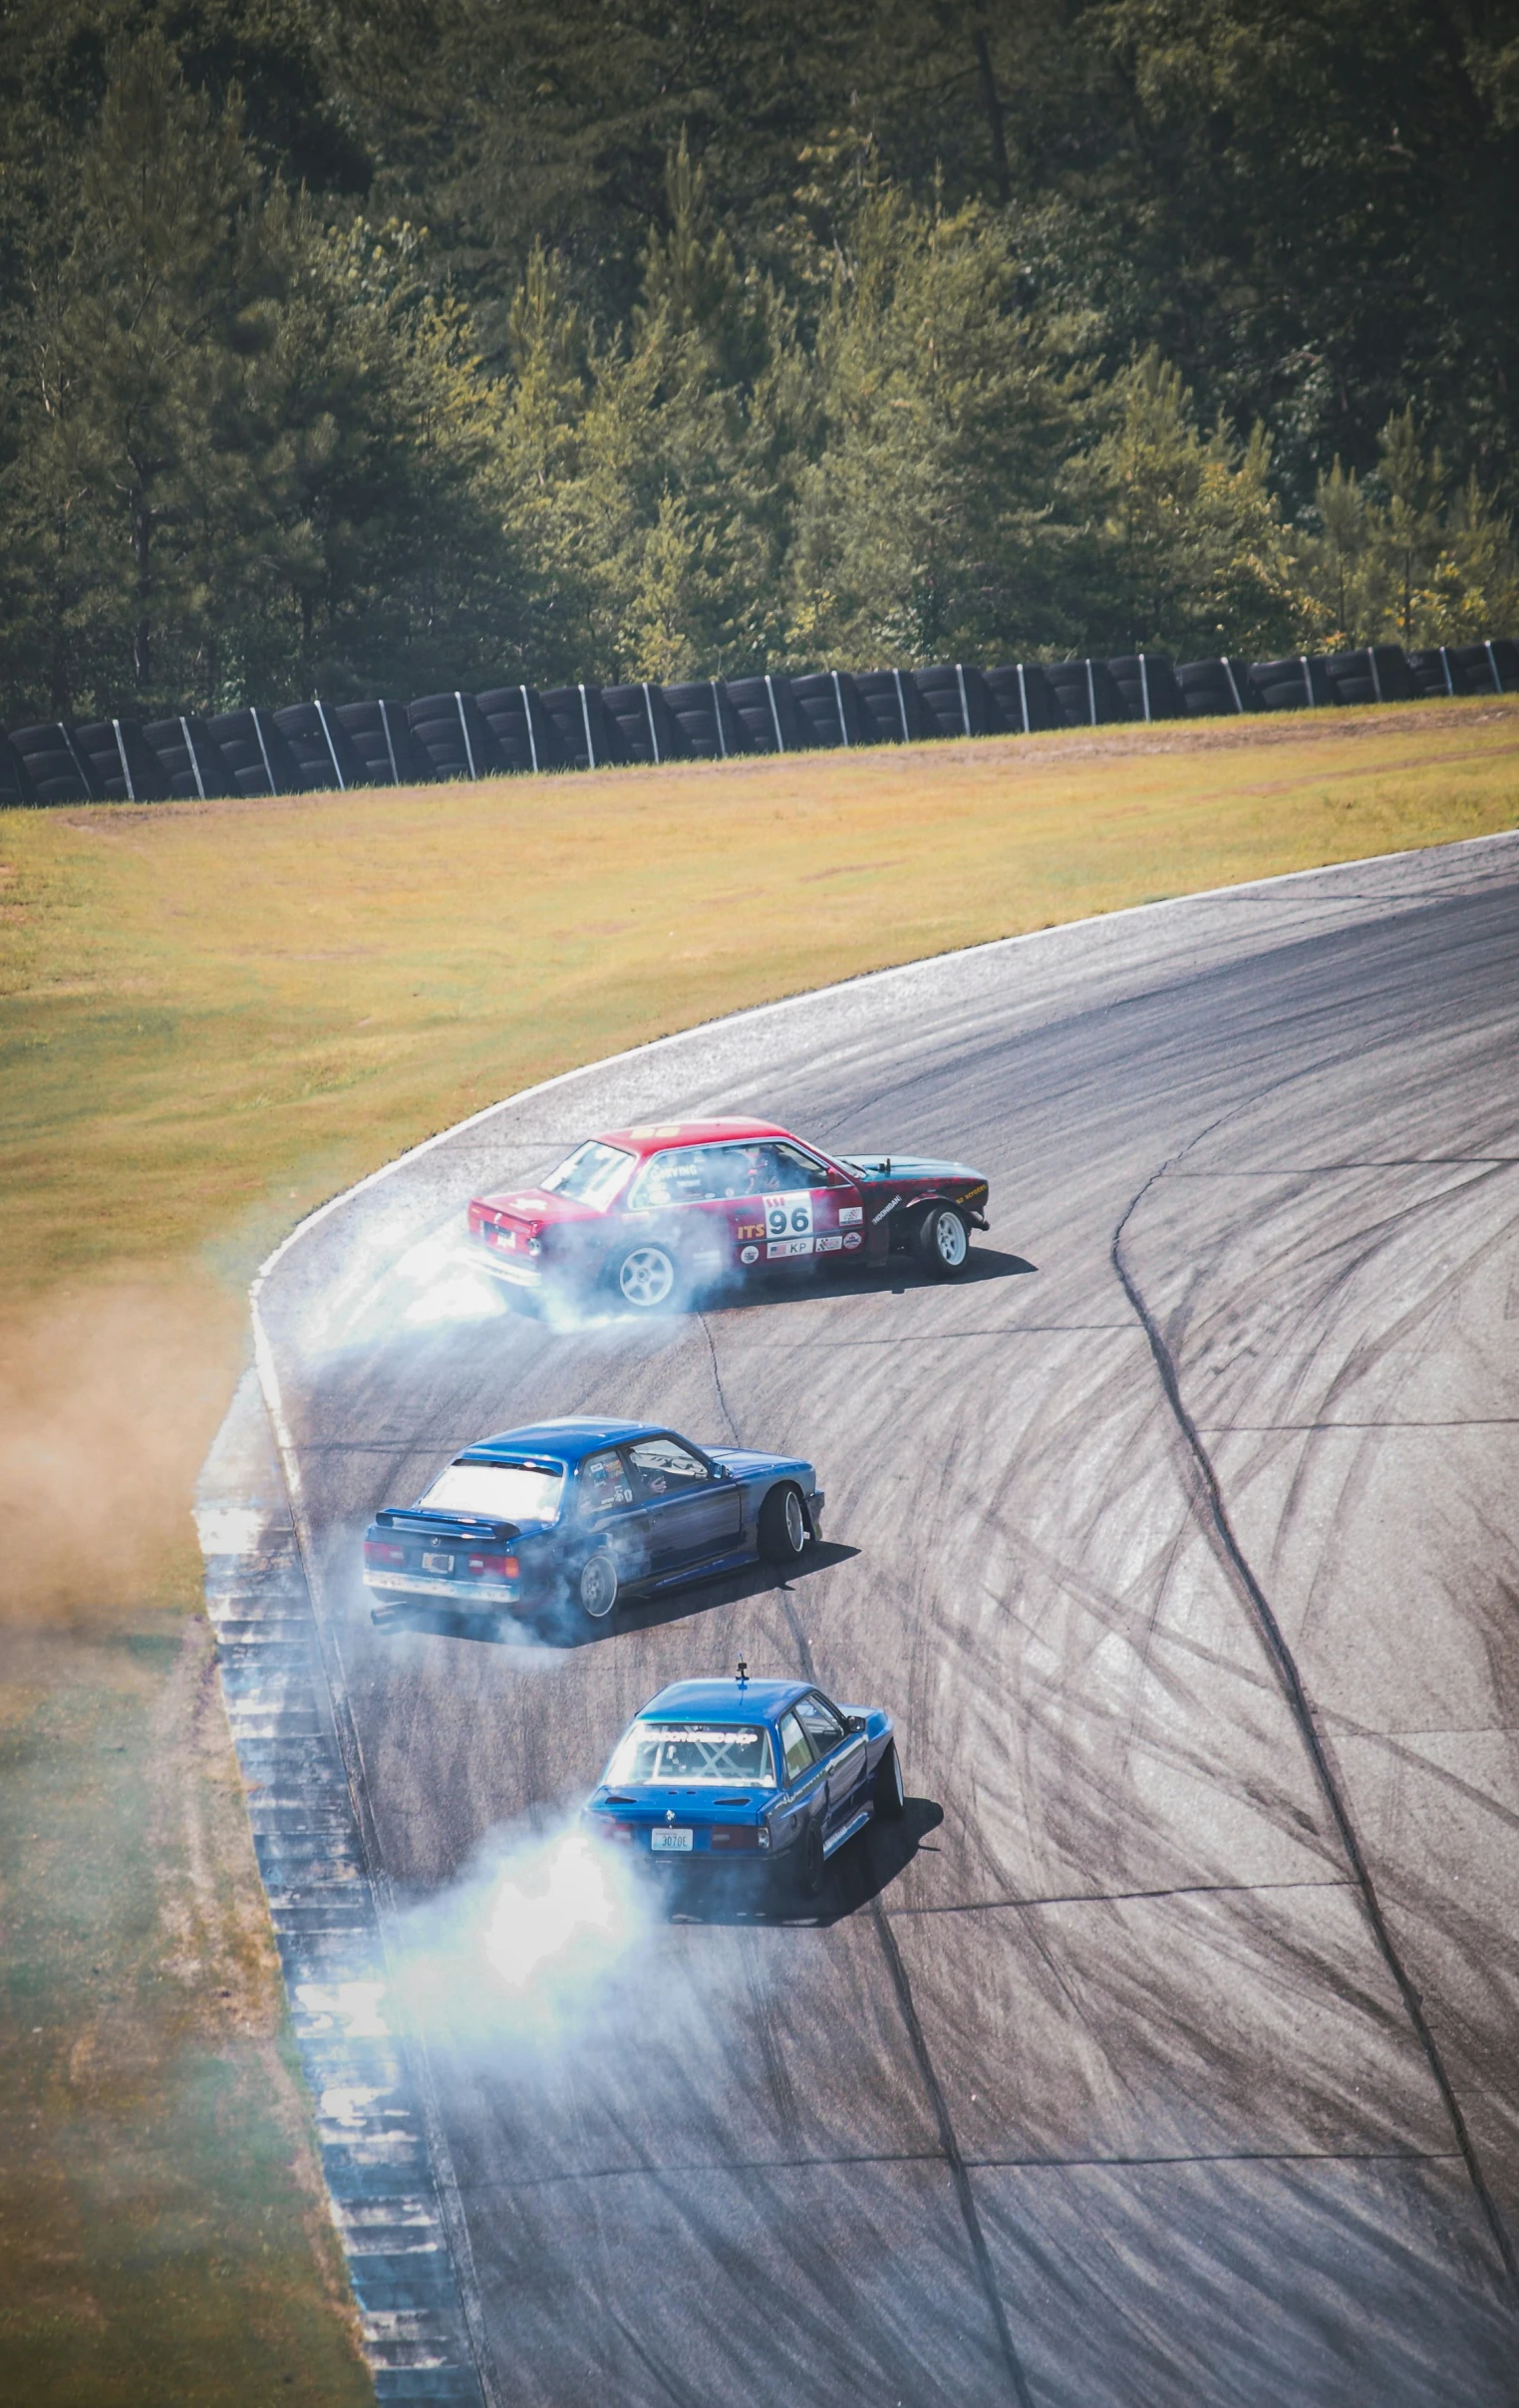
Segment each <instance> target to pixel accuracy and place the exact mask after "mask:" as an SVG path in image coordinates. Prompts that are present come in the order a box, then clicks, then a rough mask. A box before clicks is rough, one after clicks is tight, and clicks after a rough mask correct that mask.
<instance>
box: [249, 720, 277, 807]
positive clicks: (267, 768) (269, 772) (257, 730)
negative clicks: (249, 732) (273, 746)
mask: <svg viewBox="0 0 1519 2408" xmlns="http://www.w3.org/2000/svg"><path fill="white" fill-rule="evenodd" d="M248 717H249V718H250V719H251V720H252V722H253V733H254V735H255V736H256V737H257V738H258V751H259V756H260V758H261V759H262V761H263V764H264V775H265V776H266V777H267V778H268V780H269V791H270V793H271V794H272V793H273V791H274V771H273V768H272V767H271V765H270V761H269V748H268V746H267V745H266V744H265V743H264V732H263V730H262V728H261V727H260V726H259V724H258V712H257V709H256V708H255V709H254V710H252V711H250V712H249V714H248Z"/></svg>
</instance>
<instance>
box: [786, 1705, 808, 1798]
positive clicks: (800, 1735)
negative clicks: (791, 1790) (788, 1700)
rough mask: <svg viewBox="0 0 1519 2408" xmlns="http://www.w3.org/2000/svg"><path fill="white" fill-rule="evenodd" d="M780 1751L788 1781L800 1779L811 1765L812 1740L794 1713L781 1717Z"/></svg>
mask: <svg viewBox="0 0 1519 2408" xmlns="http://www.w3.org/2000/svg"><path fill="white" fill-rule="evenodd" d="M780 1753H781V1756H782V1758H783V1759H784V1763H785V1777H786V1779H787V1780H788V1781H796V1780H799V1779H800V1777H801V1775H802V1774H803V1773H804V1772H806V1771H807V1770H808V1769H809V1767H810V1765H811V1762H812V1747H811V1742H810V1740H809V1739H808V1737H807V1734H806V1732H805V1731H804V1730H803V1729H802V1727H801V1724H800V1723H799V1722H798V1721H797V1719H796V1716H795V1715H794V1714H782V1715H781V1717H780Z"/></svg>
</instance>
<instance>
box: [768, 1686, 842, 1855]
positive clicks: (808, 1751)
mask: <svg viewBox="0 0 1519 2408" xmlns="http://www.w3.org/2000/svg"><path fill="white" fill-rule="evenodd" d="M776 1736H777V1738H778V1739H779V1741H780V1768H781V1777H782V1780H783V1782H784V1785H785V1794H784V1798H783V1800H782V1803H781V1806H780V1810H779V1812H778V1813H777V1814H776V1815H775V1816H774V1817H773V1818H772V1824H771V1827H772V1829H773V1831H774V1834H775V1846H776V1847H777V1848H789V1847H790V1846H791V1844H792V1842H793V1841H794V1840H795V1839H796V1838H797V1837H798V1835H799V1832H800V1830H801V1829H802V1827H803V1826H804V1825H805V1824H807V1823H809V1822H810V1821H811V1820H812V1817H813V1816H814V1814H816V1812H817V1810H818V1807H819V1804H820V1803H822V1802H823V1801H824V1800H825V1798H826V1792H827V1781H828V1776H827V1773H826V1772H825V1770H824V1769H823V1767H822V1765H821V1764H819V1763H818V1761H817V1758H816V1755H815V1754H814V1752H813V1748H812V1742H811V1740H810V1739H809V1738H808V1737H807V1734H806V1732H805V1731H804V1730H803V1729H802V1727H801V1724H800V1723H799V1722H798V1720H797V1719H796V1716H795V1714H794V1712H787V1713H784V1714H782V1715H781V1717H780V1721H779V1724H778V1727H777V1730H776ZM819 1793H821V1797H820V1795H819ZM824 1811H826V1807H825V1805H824Z"/></svg>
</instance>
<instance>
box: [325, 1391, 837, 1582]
mask: <svg viewBox="0 0 1519 2408" xmlns="http://www.w3.org/2000/svg"><path fill="white" fill-rule="evenodd" d="M822 1510H823V1492H822V1490H821V1489H820V1488H819V1487H818V1485H817V1475H816V1473H815V1472H814V1470H813V1469H812V1466H811V1464H810V1463H804V1462H803V1461H802V1460H801V1459H800V1458H799V1457H798V1456H793V1455H757V1454H752V1453H750V1452H749V1451H748V1450H747V1449H746V1448H743V1447H738V1446H708V1447H701V1446H695V1445H693V1444H692V1441H691V1440H690V1439H689V1438H681V1437H678V1436H677V1435H676V1433H675V1431H674V1430H669V1429H663V1428H661V1427H660V1425H659V1424H658V1423H657V1422H644V1421H603V1420H585V1419H579V1418H577V1419H571V1420H565V1421H537V1422H534V1423H533V1424H532V1425H531V1427H529V1428H527V1429H515V1430H503V1431H502V1432H501V1434H500V1435H499V1436H498V1437H495V1438H481V1439H480V1440H479V1442H478V1444H477V1445H474V1446H469V1447H466V1448H465V1449H464V1452H463V1453H462V1454H461V1455H456V1457H455V1458H454V1461H453V1462H452V1463H451V1464H450V1465H449V1466H448V1468H447V1469H446V1470H445V1471H443V1472H441V1473H440V1474H439V1476H438V1478H437V1479H436V1480H435V1481H434V1482H433V1485H432V1487H431V1488H429V1489H428V1490H427V1491H426V1492H425V1494H424V1495H423V1496H421V1497H419V1499H418V1501H417V1503H416V1504H415V1505H387V1506H384V1507H382V1509H381V1511H380V1512H379V1513H377V1514H376V1516H375V1518H374V1520H373V1521H372V1522H371V1524H370V1526H369V1528H368V1530H367V1531H366V1532H365V1534H364V1578H365V1582H366V1584H367V1586H368V1587H369V1588H370V1589H371V1590H372V1591H373V1592H374V1593H375V1596H376V1599H377V1619H379V1618H380V1612H381V1611H382V1610H383V1608H384V1606H386V1605H388V1604H401V1603H409V1604H418V1605H429V1606H433V1607H442V1608H443V1609H444V1610H445V1611H452V1612H454V1613H457V1614H468V1615H480V1614H485V1615H499V1614H501V1613H503V1612H504V1613H507V1614H514V1615H524V1616H536V1615H540V1614H542V1613H544V1612H545V1611H552V1610H553V1609H554V1608H556V1607H558V1606H560V1605H562V1604H563V1603H565V1602H567V1601H568V1602H572V1603H573V1604H575V1605H578V1606H579V1607H580V1608H581V1610H582V1611H583V1612H584V1613H585V1614H587V1615H588V1616H589V1617H590V1619H591V1621H592V1622H604V1621H605V1620H606V1618H607V1616H608V1615H609V1614H610V1613H611V1612H612V1609H613V1608H614V1606H615V1605H616V1603H617V1600H618V1598H619V1597H620V1596H623V1595H636V1596H645V1597H648V1596H652V1595H654V1594H656V1593H657V1592H658V1591H659V1590H661V1589H669V1588H674V1587H675V1586H676V1584H677V1583H679V1582H681V1581H689V1580H693V1579H698V1578H702V1577H705V1576H708V1575H711V1574H714V1573H719V1572H727V1571H731V1570H732V1569H733V1568H734V1567H735V1566H737V1565H740V1564H748V1563H753V1562H754V1560H755V1558H756V1557H757V1556H760V1557H763V1558H764V1559H765V1560H766V1561H767V1562H769V1563H773V1564H778V1565H782V1566H783V1565H786V1564H794V1563H796V1562H797V1561H798V1559H799V1558H800V1557H801V1556H802V1555H803V1554H804V1553H805V1551H806V1549H807V1546H808V1545H809V1543H811V1542H812V1541H813V1540H816V1539H818V1538H820V1537H821V1536H822Z"/></svg>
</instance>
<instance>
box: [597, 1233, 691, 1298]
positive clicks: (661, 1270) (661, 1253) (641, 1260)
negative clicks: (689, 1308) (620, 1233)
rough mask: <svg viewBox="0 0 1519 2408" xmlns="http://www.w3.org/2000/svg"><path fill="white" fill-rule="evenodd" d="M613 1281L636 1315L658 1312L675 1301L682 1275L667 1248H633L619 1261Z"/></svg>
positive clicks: (619, 1293) (654, 1246)
mask: <svg viewBox="0 0 1519 2408" xmlns="http://www.w3.org/2000/svg"><path fill="white" fill-rule="evenodd" d="M613 1278H614V1279H615V1281H616V1284H617V1293H618V1295H619V1296H620V1297H621V1298H622V1301H623V1303H624V1304H625V1305H631V1306H632V1308H633V1310H634V1311H635V1312H636V1313H658V1312H659V1311H660V1309H661V1307H662V1306H665V1305H669V1304H671V1303H673V1302H674V1300H675V1297H676V1293H677V1290H678V1288H679V1286H680V1275H679V1273H678V1271H677V1269H676V1265H675V1260H674V1257H673V1256H672V1255H671V1254H670V1253H669V1252H668V1251H667V1250H666V1248H665V1247H663V1246H657V1245H653V1244H650V1245H643V1246H630V1247H629V1248H628V1251H627V1253H626V1254H624V1255H623V1256H622V1257H621V1258H620V1260H619V1261H618V1263H617V1265H616V1267H615V1269H614V1272H613Z"/></svg>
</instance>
